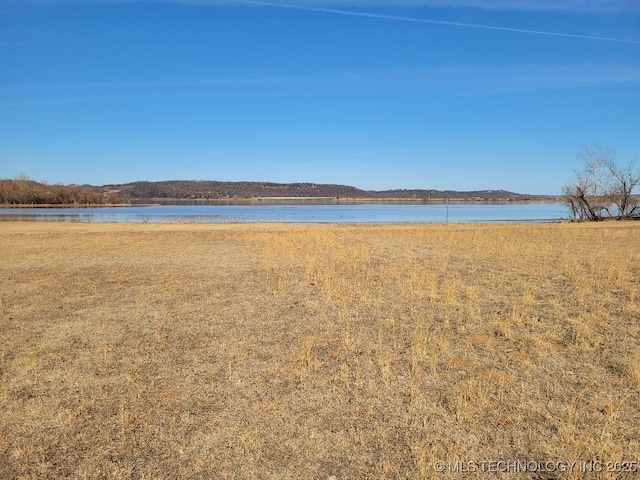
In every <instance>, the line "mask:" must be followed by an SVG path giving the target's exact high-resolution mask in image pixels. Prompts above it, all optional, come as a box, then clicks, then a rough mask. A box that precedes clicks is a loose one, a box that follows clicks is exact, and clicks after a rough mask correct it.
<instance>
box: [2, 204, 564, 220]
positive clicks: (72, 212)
mask: <svg viewBox="0 0 640 480" xmlns="http://www.w3.org/2000/svg"><path fill="white" fill-rule="evenodd" d="M568 215H569V210H568V208H567V207H566V206H565V205H564V204H561V203H480V202H474V203H454V204H450V205H449V206H448V207H447V205H444V204H427V205H425V204H420V205H407V204H400V205H399V204H357V205H149V206H130V207H92V208H0V221H45V222H89V223H101V222H132V223H147V222H153V223H157V222H196V223H261V222H283V223H445V222H446V221H447V219H448V221H449V222H452V223H460V222H549V221H560V220H563V219H566V218H567V217H568Z"/></svg>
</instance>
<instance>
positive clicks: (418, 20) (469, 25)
mask: <svg viewBox="0 0 640 480" xmlns="http://www.w3.org/2000/svg"><path fill="white" fill-rule="evenodd" d="M237 1H238V3H245V4H250V5H259V6H263V7H276V8H289V9H293V10H304V11H308V12H320V13H331V14H333V15H347V16H351V17H367V18H378V19H383V20H395V21H400V22H412V23H428V24H431V25H446V26H449V27H463V28H480V29H483V30H498V31H501V32H515V33H528V34H532V35H548V36H553V37H569V38H581V39H586V40H600V41H605V42H620V43H634V44H640V40H627V39H624V38H613V37H596V36H592V35H580V34H575V33H561V32H548V31H545V30H527V29H524V28H509V27H496V26H492V25H481V24H477V23H462V22H448V21H446V20H433V19H429V18H416V17H402V16H398V15H386V14H383V13H371V12H356V11H353V10H342V9H338V8H324V7H310V6H304V5H293V4H287V3H273V2H262V1H259V0H237ZM194 3H202V1H200V2H194Z"/></svg>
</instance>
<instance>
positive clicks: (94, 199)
mask: <svg viewBox="0 0 640 480" xmlns="http://www.w3.org/2000/svg"><path fill="white" fill-rule="evenodd" d="M114 203H118V194H117V192H100V191H97V190H94V189H92V188H90V187H87V186H79V185H61V184H53V185H52V184H48V183H46V182H36V181H34V180H32V179H30V178H29V177H27V176H26V175H24V174H22V175H20V176H18V177H17V178H14V179H5V180H0V204H6V205H95V204H114Z"/></svg>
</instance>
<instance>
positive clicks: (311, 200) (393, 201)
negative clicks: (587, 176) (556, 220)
mask: <svg viewBox="0 0 640 480" xmlns="http://www.w3.org/2000/svg"><path fill="white" fill-rule="evenodd" d="M448 202H449V203H455V204H470V203H478V204H498V205H499V204H517V203H524V204H526V203H561V202H562V199H561V198H553V197H543V198H482V197H474V198H449V199H448ZM446 203H447V199H443V198H432V199H429V198H340V197H255V198H231V199H223V198H209V199H207V198H192V199H191V198H190V199H187V198H139V199H133V198H132V199H131V200H130V201H129V202H127V203H115V204H104V203H89V204H51V203H49V204H30V203H19V204H0V208H68V209H76V208H116V207H117V208H126V207H132V206H135V207H143V206H154V205H229V206H234V205H236V206H242V205H254V206H255V205H367V204H371V205H444V204H446Z"/></svg>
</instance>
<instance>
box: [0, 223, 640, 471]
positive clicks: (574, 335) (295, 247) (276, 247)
mask: <svg viewBox="0 0 640 480" xmlns="http://www.w3.org/2000/svg"><path fill="white" fill-rule="evenodd" d="M0 268H1V269H2V271H1V274H2V278H3V281H2V285H1V287H0V405H1V406H2V411H3V418H2V422H0V458H2V459H3V461H2V462H0V477H2V478H34V477H39V478H50V477H62V476H68V477H74V478H83V477H86V478H228V479H233V478H261V479H262V478H329V477H330V476H332V475H335V476H336V477H337V478H338V479H342V478H449V477H450V478H455V477H456V475H457V474H451V475H444V474H439V473H437V472H436V471H435V470H434V468H433V462H434V461H436V460H442V461H457V460H461V461H464V462H467V461H481V460H486V459H489V460H490V459H493V460H516V459H519V460H551V461H554V460H565V461H588V460H593V459H596V460H601V461H603V462H606V461H621V460H631V461H636V460H638V459H640V440H639V439H640V427H639V426H638V425H640V349H639V348H638V345H640V326H639V325H640V321H639V320H640V310H639V306H638V303H639V302H638V298H640V226H638V225H634V224H616V223H608V224H603V225H449V226H438V225H424V226H414V225H403V226H393V225H389V226H375V225H371V226H348V225H330V226H311V225H185V224H176V225H170V224H166V225H165V224H162V225H153V224H141V225H127V224H114V225H106V224H95V225H88V224H79V225H74V224H50V223H47V224H37V223H28V224H27V223H9V224H4V225H3V226H2V229H1V230H0ZM607 475H608V474H606V473H601V474H598V475H594V476H593V478H614V476H613V475H611V476H607ZM459 476H460V478H462V476H461V475H459ZM473 476H477V477H480V476H481V472H477V473H475V474H468V475H465V478H470V477H473ZM512 477H513V478H519V477H518V475H513V476H512ZM579 477H580V475H577V474H576V473H575V472H574V473H570V472H567V473H564V474H559V475H558V476H557V477H554V478H579ZM522 478H525V477H524V476H523V477H522ZM526 478H528V477H526Z"/></svg>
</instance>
